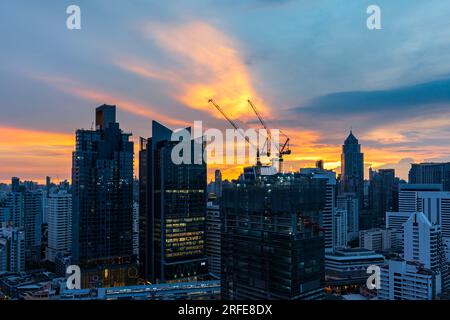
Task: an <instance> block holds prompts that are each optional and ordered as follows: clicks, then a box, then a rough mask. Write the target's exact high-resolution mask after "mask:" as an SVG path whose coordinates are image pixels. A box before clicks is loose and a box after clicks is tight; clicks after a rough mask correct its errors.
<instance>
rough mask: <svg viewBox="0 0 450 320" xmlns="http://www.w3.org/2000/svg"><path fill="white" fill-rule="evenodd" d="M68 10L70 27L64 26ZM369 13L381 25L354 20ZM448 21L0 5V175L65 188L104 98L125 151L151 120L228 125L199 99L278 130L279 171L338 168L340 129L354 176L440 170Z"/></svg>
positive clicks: (331, 1)
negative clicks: (357, 171) (75, 13)
mask: <svg viewBox="0 0 450 320" xmlns="http://www.w3.org/2000/svg"><path fill="white" fill-rule="evenodd" d="M71 4H77V5H79V6H80V7H81V13H82V29H81V30H73V31H70V30H68V29H67V28H66V18H67V14H66V8H67V6H68V5H71ZM371 4H377V5H379V6H380V7H381V11H382V30H372V31H371V30H368V29H367V27H366V19H367V14H366V9H367V7H368V6H369V5H371ZM449 17H450V2H449V1H442V0H428V1H411V0H396V1H392V0H370V1H366V0H345V1H344V0H315V1H311V0H298V1H294V0H292V1H290V0H209V1H208V0H183V1H181V0H177V1H175V0H173V1H172V0H171V1H159V0H158V1H151V0H128V1H123V0H71V1H63V0H40V1H29V0H14V1H13V0H3V1H2V8H1V9H0V35H1V37H0V182H1V181H3V182H7V181H10V178H11V176H19V177H21V178H22V179H23V180H25V179H33V180H37V181H43V180H44V179H45V176H46V175H49V176H51V177H53V178H54V180H56V179H59V180H64V179H70V174H71V171H70V170H71V152H72V150H73V148H74V139H75V135H74V133H75V130H76V129H78V128H85V129H89V128H90V127H91V125H92V121H93V120H94V110H95V107H97V106H98V105H101V104H104V103H106V104H115V105H117V107H118V115H117V116H118V121H119V122H120V125H121V127H122V129H124V130H125V131H127V132H132V133H133V140H134V141H135V142H136V150H137V141H138V138H139V136H144V137H149V136H151V132H150V129H151V120H153V119H154V120H158V121H160V122H161V123H163V124H165V125H167V126H168V127H171V128H174V129H175V128H180V127H184V126H187V125H192V123H193V121H195V120H202V121H203V123H204V126H205V127H210V128H220V129H225V128H229V125H228V124H227V123H226V122H225V121H224V119H223V118H222V117H221V116H220V114H219V113H218V112H217V110H215V109H214V108H213V107H211V106H210V105H208V103H207V102H208V99H210V98H214V99H215V101H217V102H218V103H219V104H220V105H221V106H222V107H223V108H224V109H225V110H226V111H227V112H228V113H229V114H230V115H231V116H232V117H233V118H235V119H238V120H239V121H240V123H242V124H243V125H245V126H246V127H255V128H258V125H259V124H258V122H257V121H256V120H257V119H256V117H255V116H254V115H253V114H252V112H251V109H250V108H249V106H248V105H247V103H246V101H247V99H251V100H252V101H253V102H254V103H255V104H256V105H257V106H258V108H259V109H260V111H261V113H262V114H263V115H264V116H265V117H266V120H268V122H269V123H270V125H271V126H272V127H274V128H280V129H282V130H283V131H284V132H286V133H287V134H288V135H289V136H290V137H291V141H292V143H291V147H292V150H293V154H292V155H291V156H288V157H286V165H285V168H286V169H289V170H298V169H299V167H301V166H311V165H312V164H313V163H314V161H316V160H318V159H323V160H324V161H325V162H326V166H327V168H336V169H337V170H338V171H339V166H340V162H339V159H340V148H341V144H342V142H343V141H344V139H345V138H346V136H347V135H348V131H349V129H350V127H352V128H353V132H354V134H355V135H356V136H357V137H358V138H359V140H360V142H361V143H362V149H363V152H364V154H365V162H366V167H369V166H372V167H375V168H395V169H396V170H397V173H398V175H399V176H401V177H402V178H406V177H407V172H408V169H409V167H410V163H412V162H420V161H450V126H449V120H448V119H449V116H450V22H449V21H450V19H449ZM135 158H137V157H135ZM265 160H267V159H265ZM210 169H211V170H213V169H215V167H214V168H213V167H211V168H210ZM221 169H222V170H223V173H224V176H225V177H226V178H234V177H235V176H236V175H237V174H238V172H239V171H240V168H236V167H233V166H226V167H221ZM135 174H136V175H137V172H135ZM366 175H367V172H366Z"/></svg>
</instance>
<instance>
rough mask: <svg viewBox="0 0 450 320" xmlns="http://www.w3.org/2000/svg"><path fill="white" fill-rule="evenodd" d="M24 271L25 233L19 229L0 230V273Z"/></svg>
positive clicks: (7, 228) (6, 228)
mask: <svg viewBox="0 0 450 320" xmlns="http://www.w3.org/2000/svg"><path fill="white" fill-rule="evenodd" d="M2 271H5V272H24V271H25V232H24V231H23V229H21V228H14V227H5V228H0V272H2Z"/></svg>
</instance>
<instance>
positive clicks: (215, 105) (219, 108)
mask: <svg viewBox="0 0 450 320" xmlns="http://www.w3.org/2000/svg"><path fill="white" fill-rule="evenodd" d="M208 102H209V103H211V104H212V105H213V106H214V107H216V109H217V110H219V112H220V113H221V114H222V116H223V117H224V118H225V119H226V120H227V121H228V122H229V123H230V124H231V126H232V127H233V128H234V129H235V130H237V131H239V132H240V133H241V134H242V135H243V137H244V139H245V141H247V143H248V144H249V145H251V146H252V147H253V148H255V149H256V165H257V166H259V167H260V166H261V165H262V164H261V160H260V154H259V148H258V147H255V146H254V145H253V143H251V141H250V139H249V138H248V137H247V136H246V135H245V134H243V133H242V131H241V130H239V129H240V128H239V126H238V125H237V124H236V122H234V121H233V119H231V118H230V117H229V116H228V115H227V114H226V112H225V111H224V110H223V109H222V108H221V107H220V106H219V105H218V104H217V103H216V102H215V101H214V100H213V99H209V100H208Z"/></svg>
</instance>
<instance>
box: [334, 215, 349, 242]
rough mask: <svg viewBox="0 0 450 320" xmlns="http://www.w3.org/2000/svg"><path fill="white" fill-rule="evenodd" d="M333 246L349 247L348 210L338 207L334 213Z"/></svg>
mask: <svg viewBox="0 0 450 320" xmlns="http://www.w3.org/2000/svg"><path fill="white" fill-rule="evenodd" d="M333 227H334V231H333V248H344V247H347V243H348V238H347V237H348V219H347V210H342V209H338V210H336V211H335V213H334V222H333Z"/></svg>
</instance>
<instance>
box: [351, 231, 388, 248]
mask: <svg viewBox="0 0 450 320" xmlns="http://www.w3.org/2000/svg"><path fill="white" fill-rule="evenodd" d="M392 232H393V231H392V230H390V229H381V228H376V229H370V230H363V231H360V232H359V246H360V247H361V248H365V249H368V250H374V251H382V250H388V249H391V240H392Z"/></svg>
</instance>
